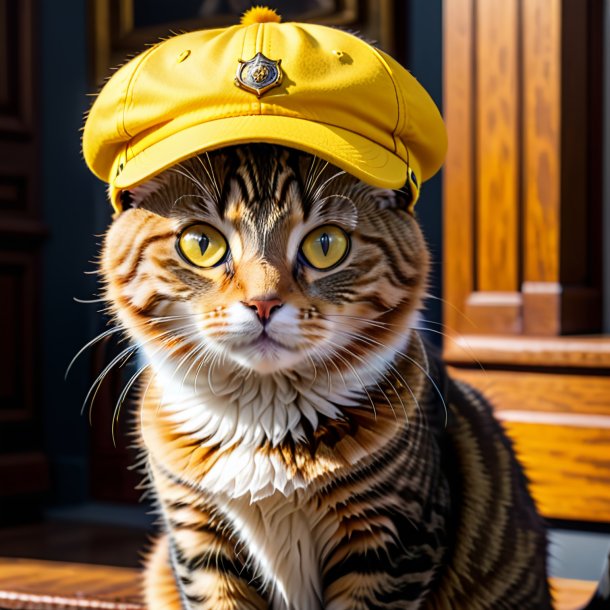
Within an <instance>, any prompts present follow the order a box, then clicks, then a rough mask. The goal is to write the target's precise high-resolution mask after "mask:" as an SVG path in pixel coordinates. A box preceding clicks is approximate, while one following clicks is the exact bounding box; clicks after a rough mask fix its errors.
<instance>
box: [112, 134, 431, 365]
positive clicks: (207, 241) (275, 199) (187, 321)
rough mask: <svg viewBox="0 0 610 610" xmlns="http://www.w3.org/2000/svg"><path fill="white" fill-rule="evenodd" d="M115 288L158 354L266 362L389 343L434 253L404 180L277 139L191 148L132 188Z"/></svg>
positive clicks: (386, 353) (348, 359)
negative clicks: (378, 181)
mask: <svg viewBox="0 0 610 610" xmlns="http://www.w3.org/2000/svg"><path fill="white" fill-rule="evenodd" d="M130 196H131V199H132V203H133V207H131V208H130V209H127V210H126V211H124V212H123V213H121V214H120V215H119V216H118V217H117V218H116V219H115V221H114V222H113V224H112V225H111V227H110V229H109V231H108V234H107V237H106V240H105V243H104V250H103V256H102V271H103V275H104V278H105V282H106V287H107V291H106V296H107V298H108V300H109V301H110V302H111V304H112V308H113V310H114V311H115V313H116V314H117V316H118V318H119V319H120V321H121V323H122V324H123V326H124V327H125V328H126V330H127V331H128V332H129V333H130V334H131V336H132V337H133V338H134V339H135V340H136V341H138V342H139V343H141V344H142V345H143V346H144V348H145V350H146V352H147V353H148V354H149V356H152V357H153V358H154V359H157V360H159V361H160V360H161V359H165V361H168V360H172V361H173V362H174V364H175V363H176V361H179V360H180V361H181V362H182V364H181V366H183V367H184V370H185V371H186V370H187V369H188V368H189V367H190V369H191V370H193V368H196V367H199V368H201V367H202V366H205V365H206V364H211V363H216V364H217V365H218V366H222V365H223V364H226V363H234V364H238V365H240V367H243V369H246V370H252V371H255V372H257V373H260V374H270V373H275V372H278V371H285V370H287V369H293V370H298V369H299V368H302V367H309V366H312V365H316V364H319V363H322V364H323V365H324V366H327V367H332V366H335V367H338V368H339V369H341V368H344V367H345V366H347V365H351V366H357V365H358V364H359V363H360V362H362V361H363V360H366V359H369V361H370V362H372V360H370V356H371V354H375V355H376V356H379V357H385V358H387V357H390V355H391V350H392V349H393V348H392V346H393V345H395V344H396V343H397V337H399V338H400V337H402V336H403V333H404V331H405V329H406V327H407V326H408V323H409V320H410V319H411V317H412V314H413V313H414V311H415V310H416V309H417V308H418V307H419V305H420V298H421V293H422V289H423V283H424V281H425V275H426V271H427V254H426V249H425V245H424V243H423V239H422V237H421V234H420V232H419V229H418V227H417V224H416V222H415V221H414V219H413V218H412V217H411V216H410V215H409V214H408V213H407V212H406V211H405V202H404V201H402V200H399V198H398V197H397V196H396V194H395V193H393V192H392V191H386V190H382V189H377V188H374V187H370V186H367V185H365V184H363V183H362V182H360V181H358V180H357V179H355V178H353V177H351V176H348V175H346V174H345V173H344V172H341V171H340V170H338V169H337V168H335V167H332V166H329V165H328V164H326V163H325V162H323V161H321V160H319V159H317V158H313V157H311V156H309V155H306V154H304V153H300V152H297V151H291V150H288V149H285V148H281V147H275V146H268V145H251V146H245V147H236V148H230V149H225V150H222V151H218V152H214V153H211V154H210V155H209V156H208V155H203V156H201V157H198V158H195V159H191V160H189V161H187V162H184V163H182V164H180V165H178V166H176V167H174V168H172V169H170V170H167V171H166V172H165V173H164V174H162V175H161V176H159V177H158V178H157V179H155V180H153V181H151V182H150V183H148V184H145V185H143V186H141V187H136V188H135V189H134V190H133V191H132V192H131V193H130Z"/></svg>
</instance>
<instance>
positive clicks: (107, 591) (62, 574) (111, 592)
mask: <svg viewBox="0 0 610 610" xmlns="http://www.w3.org/2000/svg"><path fill="white" fill-rule="evenodd" d="M552 584H553V588H554V590H555V596H556V600H557V603H556V609H557V610H575V609H576V608H578V607H579V606H581V605H582V604H584V603H585V602H586V601H587V599H588V598H589V596H590V595H591V593H592V592H593V590H594V588H595V585H594V583H591V582H585V581H581V580H564V579H554V580H553V582H552ZM75 608H89V609H96V610H97V609H100V610H144V605H143V604H142V597H141V595H140V590H139V579H138V570H134V569H131V568H114V567H109V566H95V565H88V564H80V563H60V562H53V561H35V560H31V559H2V558H0V609H1V610H72V609H75ZM303 610H306V609H303Z"/></svg>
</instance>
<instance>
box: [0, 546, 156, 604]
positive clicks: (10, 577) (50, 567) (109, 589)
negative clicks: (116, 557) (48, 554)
mask: <svg viewBox="0 0 610 610" xmlns="http://www.w3.org/2000/svg"><path fill="white" fill-rule="evenodd" d="M0 607H2V608H7V609H9V608H10V609H11V610H13V609H15V610H25V609H28V610H46V609H53V610H59V609H67V608H99V609H104V610H144V605H143V604H142V601H141V596H140V582H139V575H138V571H137V570H134V569H129V568H115V567H109V566H92V565H85V564H73V563H60V562H50V561H34V560H29V559H1V558H0Z"/></svg>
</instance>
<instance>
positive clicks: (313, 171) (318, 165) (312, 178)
mask: <svg viewBox="0 0 610 610" xmlns="http://www.w3.org/2000/svg"><path fill="white" fill-rule="evenodd" d="M327 167H328V161H322V160H321V159H320V158H319V157H313V158H312V162H311V164H310V166H309V172H308V173H307V178H306V182H305V187H304V189H303V198H304V199H309V200H311V199H312V198H311V197H310V195H311V192H312V189H313V188H314V187H315V186H316V184H317V182H318V180H319V179H320V176H321V175H322V174H323V173H324V170H325V169H326V168H327Z"/></svg>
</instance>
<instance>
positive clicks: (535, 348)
mask: <svg viewBox="0 0 610 610" xmlns="http://www.w3.org/2000/svg"><path fill="white" fill-rule="evenodd" d="M443 353H444V357H445V360H446V361H447V362H449V363H450V364H454V365H459V366H460V367H469V368H479V367H481V366H483V367H485V366H493V367H521V368H530V369H532V368H533V369H551V368H554V369H557V368H567V369H573V368H580V369H587V370H590V371H598V370H600V369H606V370H607V371H608V373H610V337H609V336H605V335H592V336H578V337H523V336H521V337H507V336H500V335H476V334H464V335H447V337H446V341H445V346H444V352H443ZM608 409H609V411H610V404H609V405H608Z"/></svg>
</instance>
